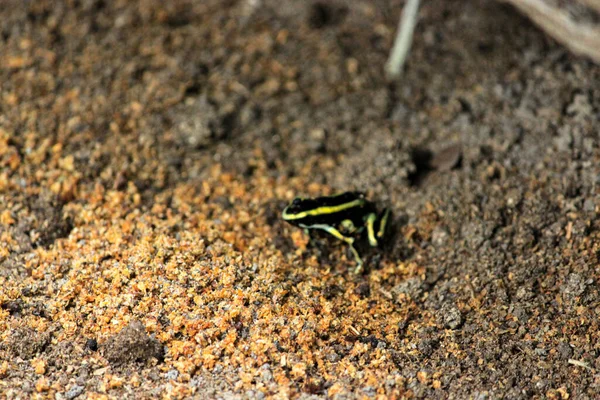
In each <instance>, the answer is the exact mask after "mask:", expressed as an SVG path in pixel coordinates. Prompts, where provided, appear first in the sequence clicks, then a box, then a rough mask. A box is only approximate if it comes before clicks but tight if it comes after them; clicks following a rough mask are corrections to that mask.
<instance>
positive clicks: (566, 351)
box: [556, 342, 573, 360]
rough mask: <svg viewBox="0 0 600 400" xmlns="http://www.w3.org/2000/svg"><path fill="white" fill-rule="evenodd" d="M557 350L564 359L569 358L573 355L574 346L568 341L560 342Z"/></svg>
mask: <svg viewBox="0 0 600 400" xmlns="http://www.w3.org/2000/svg"><path fill="white" fill-rule="evenodd" d="M556 350H558V354H559V355H560V358H561V359H563V360H568V359H569V358H571V357H572V356H573V348H572V347H571V346H570V345H569V343H567V342H560V343H559V344H558V347H557V349H556Z"/></svg>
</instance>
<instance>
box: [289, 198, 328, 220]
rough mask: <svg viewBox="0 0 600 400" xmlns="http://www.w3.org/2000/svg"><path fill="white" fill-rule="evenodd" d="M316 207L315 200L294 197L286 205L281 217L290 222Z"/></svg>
mask: <svg viewBox="0 0 600 400" xmlns="http://www.w3.org/2000/svg"><path fill="white" fill-rule="evenodd" d="M318 205H319V202H318V201H316V200H315V199H305V198H302V197H296V198H295V199H294V200H292V202H291V203H290V204H288V206H287V207H286V208H285V209H284V210H283V213H282V214H281V215H282V217H283V219H284V220H285V221H291V220H294V219H297V218H299V217H300V216H302V215H304V214H305V213H306V212H307V211H309V210H313V209H315V208H316V207H318Z"/></svg>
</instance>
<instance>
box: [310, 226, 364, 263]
mask: <svg viewBox="0 0 600 400" xmlns="http://www.w3.org/2000/svg"><path fill="white" fill-rule="evenodd" d="M302 227H303V228H304V229H305V230H309V229H321V230H323V231H325V232H327V233H329V234H330V235H331V236H333V237H335V238H336V239H339V240H341V241H343V242H346V243H348V246H349V247H350V251H352V255H353V256H354V259H355V260H356V263H357V264H358V265H357V266H356V269H355V270H354V272H355V273H359V272H360V271H362V264H363V261H362V258H360V255H359V254H358V251H356V249H355V248H354V238H352V237H348V236H344V235H343V234H342V233H341V232H340V231H338V230H337V229H335V228H334V227H333V226H331V225H325V224H315V225H308V226H302Z"/></svg>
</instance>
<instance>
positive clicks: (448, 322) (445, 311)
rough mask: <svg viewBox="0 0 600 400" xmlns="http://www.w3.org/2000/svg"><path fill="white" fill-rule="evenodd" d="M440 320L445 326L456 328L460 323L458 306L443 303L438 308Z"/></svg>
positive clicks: (460, 316)
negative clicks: (443, 304) (440, 307)
mask: <svg viewBox="0 0 600 400" xmlns="http://www.w3.org/2000/svg"><path fill="white" fill-rule="evenodd" d="M440 312H441V313H442V315H441V317H442V322H443V324H444V326H445V327H446V328H449V329H456V328H458V327H459V326H461V325H462V314H461V312H460V310H459V309H458V307H456V306H447V305H445V306H444V307H442V309H441V310H440Z"/></svg>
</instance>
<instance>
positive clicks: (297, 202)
mask: <svg viewBox="0 0 600 400" xmlns="http://www.w3.org/2000/svg"><path fill="white" fill-rule="evenodd" d="M300 203H302V199H301V198H300V197H296V198H295V199H294V200H292V205H293V206H299V205H300Z"/></svg>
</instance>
